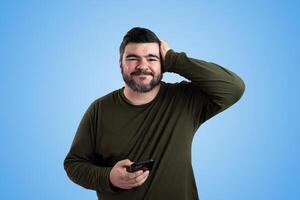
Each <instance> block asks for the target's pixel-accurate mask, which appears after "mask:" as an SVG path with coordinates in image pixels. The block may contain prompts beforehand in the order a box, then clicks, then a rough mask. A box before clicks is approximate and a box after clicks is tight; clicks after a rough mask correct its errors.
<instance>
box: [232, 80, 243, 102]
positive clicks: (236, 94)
mask: <svg viewBox="0 0 300 200" xmlns="http://www.w3.org/2000/svg"><path fill="white" fill-rule="evenodd" d="M245 89H246V86H245V82H244V81H243V80H242V79H241V78H239V77H238V78H237V80H236V82H235V85H234V88H233V90H232V101H233V103H235V102H237V101H238V100H240V99H241V97H242V96H243V94H244V92H245Z"/></svg>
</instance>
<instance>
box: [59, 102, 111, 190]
mask: <svg viewBox="0 0 300 200" xmlns="http://www.w3.org/2000/svg"><path fill="white" fill-rule="evenodd" d="M94 113H95V106H94V104H91V105H90V107H89V108H88V109H87V111H86V112H85V114H84V116H83V118H82V119H81V121H80V124H79V126H78V129H77V132H76V135H75V138H74V140H73V143H72V145H71V149H70V151H69V153H68V154H67V156H66V158H65V160H64V169H65V171H66V172H67V175H68V177H69V178H70V179H71V180H72V181H73V182H74V183H76V184H78V185H80V186H82V187H84V188H87V189H92V190H96V191H100V192H115V191H116V188H115V187H113V186H112V185H111V183H110V181H109V173H110V171H111V167H101V166H99V165H97V164H96V163H95V158H94V148H95V131H94V117H93V116H95V114H94Z"/></svg>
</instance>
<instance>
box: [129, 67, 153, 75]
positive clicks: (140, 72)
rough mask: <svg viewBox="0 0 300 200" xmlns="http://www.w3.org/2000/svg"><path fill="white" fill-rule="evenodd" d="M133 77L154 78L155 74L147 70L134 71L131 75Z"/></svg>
mask: <svg viewBox="0 0 300 200" xmlns="http://www.w3.org/2000/svg"><path fill="white" fill-rule="evenodd" d="M130 75H131V76H134V75H151V76H154V74H153V73H152V72H150V71H145V70H139V69H138V70H134V71H133V72H131V73H130Z"/></svg>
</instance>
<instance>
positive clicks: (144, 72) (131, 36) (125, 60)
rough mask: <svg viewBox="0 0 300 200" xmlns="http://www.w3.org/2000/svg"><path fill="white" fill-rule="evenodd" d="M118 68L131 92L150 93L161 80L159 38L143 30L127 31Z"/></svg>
mask: <svg viewBox="0 0 300 200" xmlns="http://www.w3.org/2000/svg"><path fill="white" fill-rule="evenodd" d="M120 67H121V72H122V76H123V79H124V81H125V83H126V84H127V85H128V86H129V87H130V88H131V89H132V90H134V91H136V92H149V91H151V90H152V89H153V88H154V87H155V86H157V85H158V84H159V83H160V81H161V79H162V73H161V55H160V40H159V38H158V37H157V36H156V35H155V34H154V33H153V32H152V31H150V30H148V29H145V28H139V27H135V28H133V29H131V30H129V31H128V32H127V34H126V35H125V36H124V38H123V41H122V43H121V45H120Z"/></svg>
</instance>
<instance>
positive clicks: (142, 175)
mask: <svg viewBox="0 0 300 200" xmlns="http://www.w3.org/2000/svg"><path fill="white" fill-rule="evenodd" d="M148 175H149V171H148V170H147V171H145V172H143V171H142V174H141V175H139V176H136V177H135V178H132V179H128V180H123V181H122V183H123V184H128V185H132V186H133V185H136V183H137V182H140V181H141V180H142V179H144V178H145V176H146V177H147V176H148Z"/></svg>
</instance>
